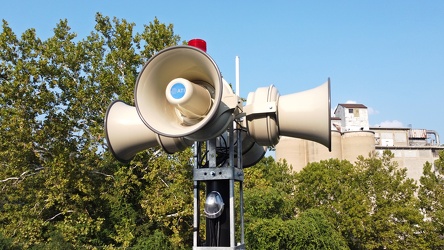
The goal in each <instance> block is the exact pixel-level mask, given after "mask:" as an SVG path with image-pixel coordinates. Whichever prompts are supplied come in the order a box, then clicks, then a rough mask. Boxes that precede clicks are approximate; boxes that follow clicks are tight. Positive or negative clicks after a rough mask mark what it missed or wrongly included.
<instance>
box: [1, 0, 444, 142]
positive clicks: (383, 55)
mask: <svg viewBox="0 0 444 250" xmlns="http://www.w3.org/2000/svg"><path fill="white" fill-rule="evenodd" d="M2 2H3V3H2V7H1V10H0V18H1V19H5V20H6V21H7V22H8V23H9V25H10V26H11V27H12V29H13V31H14V32H15V33H16V34H18V35H19V34H21V33H22V32H23V31H24V30H26V29H28V28H35V29H36V31H37V34H38V36H39V37H41V38H47V37H49V36H51V35H52V29H53V28H54V27H55V26H56V24H57V23H58V22H59V20H60V19H65V18H66V19H67V20H68V23H69V25H70V27H71V28H72V31H73V32H76V33H77V34H78V36H79V38H83V37H86V36H87V35H88V34H89V33H90V32H91V31H92V30H93V28H94V25H95V23H94V16H95V14H96V13H97V12H100V13H102V14H103V15H105V16H109V17H117V18H119V19H126V20H127V21H130V22H133V23H135V24H136V31H139V32H140V31H142V30H143V25H144V24H148V23H149V22H150V21H152V20H153V19H154V17H157V18H158V19H159V20H160V21H161V22H163V23H167V24H169V23H171V24H173V25H174V31H175V33H176V34H177V35H179V36H180V37H181V39H182V40H190V39H193V38H202V39H204V40H206V41H207V47H208V53H209V54H210V55H211V56H212V57H213V59H214V60H215V61H216V63H217V64H218V66H219V68H220V69H221V71H222V74H223V76H224V78H225V79H226V80H227V81H228V82H231V83H234V82H235V57H236V56H239V57H240V81H241V92H240V95H241V96H242V97H246V96H247V94H248V92H252V91H255V90H256V88H258V87H265V86H269V85H270V84H274V85H275V86H276V87H277V88H278V90H279V92H280V94H281V95H286V94H290V93H294V92H299V91H302V90H306V89H311V88H314V87H316V86H318V85H320V84H322V83H324V82H325V81H326V80H327V78H328V77H330V79H331V83H332V89H331V95H332V96H331V97H332V99H331V103H332V109H334V108H335V107H336V105H337V104H338V103H346V102H356V103H361V104H364V105H366V106H367V107H368V108H369V111H370V116H369V119H370V126H377V125H383V126H393V125H394V126H403V127H407V126H409V125H410V124H411V126H412V127H413V128H423V129H431V130H436V131H437V132H438V133H439V134H440V135H441V137H443V138H444V112H443V104H442V103H443V102H444V101H443V95H444V94H443V93H444V1H410V0H404V1H395V0H393V1H382V0H376V1H208V0H207V1H193V0H189V1H174V0H171V1H146V0H145V1H105V0H89V1H86V0H78V1H62V0H53V1H49V0H40V1H35V0H32V1H31V0H26V1H23V0H22V1H2Z"/></svg>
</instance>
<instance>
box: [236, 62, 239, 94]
mask: <svg viewBox="0 0 444 250" xmlns="http://www.w3.org/2000/svg"><path fill="white" fill-rule="evenodd" d="M236 95H237V96H240V82H239V56H236Z"/></svg>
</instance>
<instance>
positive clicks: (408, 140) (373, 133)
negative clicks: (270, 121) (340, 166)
mask: <svg viewBox="0 0 444 250" xmlns="http://www.w3.org/2000/svg"><path fill="white" fill-rule="evenodd" d="M334 114H335V116H334V117H332V119H331V142H332V147H331V152H329V151H328V149H327V148H326V147H325V146H323V145H321V144H319V143H316V142H312V141H307V140H302V139H296V138H289V137H281V139H280V141H279V143H278V144H277V145H276V159H277V160H282V159H286V160H287V162H288V163H289V164H290V165H292V168H293V170H294V171H300V170H301V169H302V168H304V167H305V166H306V165H307V164H308V163H310V162H317V161H320V160H326V159H330V158H337V159H341V160H348V161H350V162H352V163H354V162H355V161H356V160H357V157H358V156H359V155H362V156H364V157H366V156H368V154H369V153H370V152H372V151H376V152H379V153H382V151H384V150H385V149H389V150H391V151H392V152H393V154H394V156H395V158H394V161H397V162H398V164H399V166H400V167H403V168H406V169H407V175H408V177H410V178H413V179H415V180H419V178H420V177H421V175H422V168H423V165H424V163H426V162H427V161H428V162H430V163H433V162H434V161H435V160H436V159H437V158H438V154H439V151H441V150H444V147H443V146H441V145H440V141H439V135H438V134H437V133H436V132H435V131H432V130H425V129H411V128H382V127H369V122H368V112H367V107H366V106H364V105H362V104H338V106H337V108H336V110H335V112H334Z"/></svg>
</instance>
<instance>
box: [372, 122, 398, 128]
mask: <svg viewBox="0 0 444 250" xmlns="http://www.w3.org/2000/svg"><path fill="white" fill-rule="evenodd" d="M374 127H382V128H403V127H404V125H403V124H402V122H400V121H398V120H393V121H383V122H381V123H379V124H375V125H374Z"/></svg>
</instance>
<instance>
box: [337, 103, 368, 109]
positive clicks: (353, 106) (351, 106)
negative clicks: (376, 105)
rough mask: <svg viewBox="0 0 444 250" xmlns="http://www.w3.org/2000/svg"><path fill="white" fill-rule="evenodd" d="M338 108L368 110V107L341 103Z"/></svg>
mask: <svg viewBox="0 0 444 250" xmlns="http://www.w3.org/2000/svg"><path fill="white" fill-rule="evenodd" d="M338 106H342V107H344V108H349V109H354V108H360V109H366V108H367V107H366V106H365V105H363V104H358V103H339V104H338Z"/></svg>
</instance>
